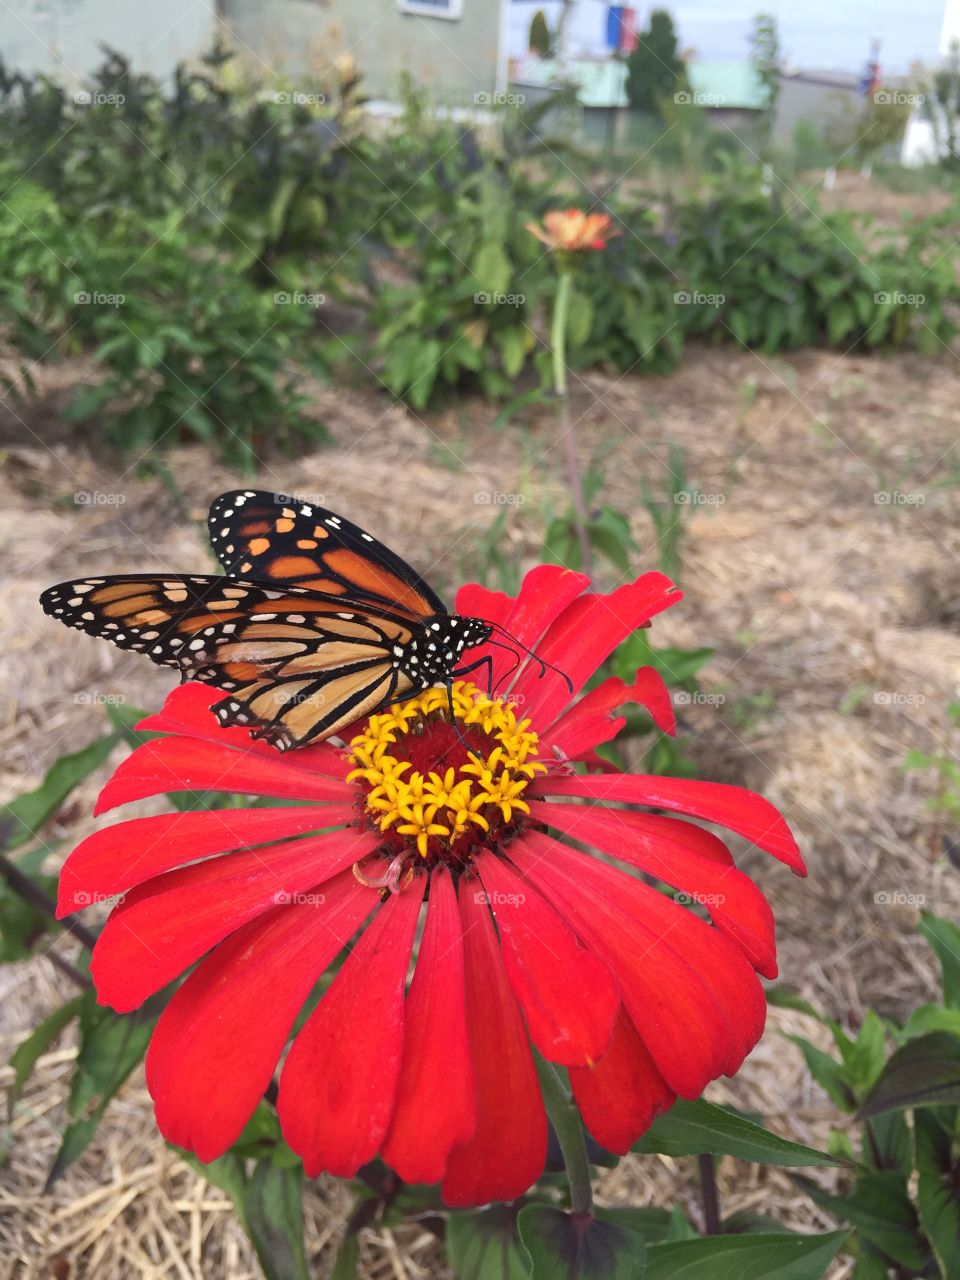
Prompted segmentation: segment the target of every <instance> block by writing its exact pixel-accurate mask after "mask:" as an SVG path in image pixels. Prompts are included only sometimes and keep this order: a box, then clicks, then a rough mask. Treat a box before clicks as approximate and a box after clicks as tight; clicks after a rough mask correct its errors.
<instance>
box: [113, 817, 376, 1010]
mask: <svg viewBox="0 0 960 1280" xmlns="http://www.w3.org/2000/svg"><path fill="white" fill-rule="evenodd" d="M376 847H377V842H376V840H375V839H374V837H373V835H372V834H370V833H369V832H347V831H333V832H331V833H330V834H329V835H324V836H316V837H308V838H307V839H305V840H290V841H287V842H286V843H284V844H278V845H271V846H269V847H267V848H260V849H247V850H244V851H243V852H242V853H231V854H227V855H226V856H225V857H222V858H214V859H212V860H210V861H207V862H200V863H198V864H197V865H196V866H192V867H181V868H180V870H179V871H168V872H167V873H166V875H162V876H156V877H154V879H152V880H147V881H145V882H144V883H143V884H141V885H138V886H137V888H135V889H132V890H131V891H130V893H128V894H127V896H126V898H125V899H124V900H123V902H121V904H120V905H119V906H118V907H116V908H115V909H114V911H113V912H112V913H111V915H110V918H109V920H108V921H107V923H106V925H105V926H104V929H103V932H102V933H101V934H100V937H99V938H98V939H97V943H96V946H95V947H94V949H93V960H92V961H91V964H90V973H91V975H92V977H93V980H94V983H95V985H96V988H97V998H98V1000H99V1001H100V1003H101V1004H108V1005H110V1006H111V1008H114V1009H116V1010H117V1011H118V1012H119V1013H126V1012H128V1011H129V1010H130V1009H136V1008H137V1007H138V1006H139V1005H141V1004H142V1003H143V1001H144V1000H146V998H147V996H149V995H152V994H153V992H154V991H159V990H160V988H161V987H162V986H164V985H165V984H166V983H167V982H169V981H170V979H171V978H175V977H176V976H177V974H178V973H182V972H183V971H184V969H186V968H187V967H188V966H189V965H191V964H193V963H194V961H195V960H199V959H200V957H201V956H202V955H204V954H205V953H206V952H207V951H209V950H210V948H211V947H213V946H215V945H216V944H217V943H218V942H219V941H220V940H221V939H222V938H225V937H226V936H227V934H229V933H232V932H233V930H234V929H238V928H239V927H240V926H241V925H242V924H246V922H247V921H248V920H250V919H252V918H253V917H254V916H258V915H262V914H263V912H264V911H269V910H270V908H271V907H275V906H277V905H278V903H283V902H285V901H288V900H290V899H294V900H295V899H296V896H297V895H298V894H305V893H308V892H310V891H312V890H314V889H316V886H318V885H322V884H323V882H324V881H325V880H329V879H330V877H331V876H335V875H336V874H337V872H338V871H342V870H343V869H344V868H345V867H349V866H350V865H351V863H354V862H357V861H359V860H360V859H361V858H365V857H367V855H368V854H370V853H372V852H373V850H374V849H375V848H376Z"/></svg>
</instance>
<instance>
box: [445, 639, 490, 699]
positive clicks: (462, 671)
mask: <svg viewBox="0 0 960 1280" xmlns="http://www.w3.org/2000/svg"><path fill="white" fill-rule="evenodd" d="M480 667H486V668H487V697H488V698H492V697H493V659H492V658H491V657H490V655H489V653H488V654H486V656H485V657H483V658H478V659H477V660H476V662H471V663H470V665H469V666H468V667H460V668H459V669H458V670H457V671H455V672H454V673H453V674H454V675H455V676H456V677H457V678H458V679H460V678H461V677H462V676H468V675H469V674H470V672H471V671H476V670H478V669H479V668H480ZM450 687H451V686H450V685H448V686H447V688H448V689H449V688H450ZM452 710H453V706H452V699H451V712H452Z"/></svg>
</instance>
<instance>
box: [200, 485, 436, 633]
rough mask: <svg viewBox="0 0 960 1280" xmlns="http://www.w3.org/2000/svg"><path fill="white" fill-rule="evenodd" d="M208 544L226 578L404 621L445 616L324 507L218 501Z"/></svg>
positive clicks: (401, 569)
mask: <svg viewBox="0 0 960 1280" xmlns="http://www.w3.org/2000/svg"><path fill="white" fill-rule="evenodd" d="M208 522H209V527H210V542H211V545H212V546H213V549H214V551H215V552H216V554H217V557H218V558H219V560H220V563H221V564H222V565H223V567H224V570H225V572H226V573H227V574H228V575H229V576H230V577H244V578H255V579H256V580H257V581H258V582H264V583H270V582H276V583H286V584H289V585H293V586H300V587H308V588H310V589H311V590H314V591H322V592H324V593H325V594H327V595H331V596H338V597H340V598H342V599H343V600H354V601H368V602H370V603H371V604H373V605H377V606H379V607H380V608H385V609H388V610H390V611H392V612H395V613H403V614H404V615H406V616H408V617H410V618H427V617H432V616H435V615H437V614H444V613H447V612H448V610H447V608H446V606H445V605H444V603H443V601H442V600H441V599H440V597H439V596H438V595H437V594H436V592H434V591H433V590H432V589H431V587H430V586H429V585H428V584H427V583H426V582H425V581H424V580H423V578H421V577H420V575H419V574H417V573H415V572H414V570H413V569H411V568H410V566H409V565H408V564H407V563H406V561H404V560H402V559H401V558H400V557H399V556H398V555H396V554H395V553H394V552H393V551H391V550H390V549H389V547H385V546H384V545H383V543H382V542H378V541H377V539H376V538H374V537H373V536H372V534H369V533H366V532H365V531H364V530H363V529H361V528H360V527H359V526H358V525H355V524H352V523H351V522H350V521H349V520H346V519H344V517H343V516H338V515H336V514H334V512H332V511H328V510H327V509H326V508H325V507H318V506H316V505H314V504H313V503H310V502H305V501H302V500H301V499H297V498H292V497H289V496H288V495H286V494H274V493H265V492H256V491H254V490H252V489H246V490H237V491H234V492H231V493H224V494H221V495H220V497H219V498H217V499H216V500H215V501H214V503H213V505H212V506H211V508H210V515H209V518H208Z"/></svg>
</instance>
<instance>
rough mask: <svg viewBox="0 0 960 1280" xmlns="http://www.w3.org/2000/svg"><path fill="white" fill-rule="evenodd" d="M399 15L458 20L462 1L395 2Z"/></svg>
mask: <svg viewBox="0 0 960 1280" xmlns="http://www.w3.org/2000/svg"><path fill="white" fill-rule="evenodd" d="M397 8H398V9H399V10H400V12H401V13H415V14H418V15H419V16H420V17H424V18H459V17H460V16H461V15H462V13H463V0H397Z"/></svg>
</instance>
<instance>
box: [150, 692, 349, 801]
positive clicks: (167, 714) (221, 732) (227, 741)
mask: <svg viewBox="0 0 960 1280" xmlns="http://www.w3.org/2000/svg"><path fill="white" fill-rule="evenodd" d="M222 700H223V691H222V690H220V689H211V688H210V686H209V685H207V684H201V683H200V682H199V681H193V682H192V683H190V684H181V685H178V686H177V688H176V689H174V690H172V691H171V692H170V693H169V694H168V695H167V698H166V701H165V702H164V704H163V708H162V710H161V711H159V712H157V713H156V714H155V715H152V716H147V718H146V719H145V720H141V721H140V723H139V724H138V725H137V728H138V729H143V730H146V731H150V732H153V733H175V734H179V735H181V736H183V737H187V738H205V739H206V740H207V741H209V742H215V743H217V744H218V746H233V747H241V748H243V749H244V750H248V751H256V752H257V753H258V755H262V756H266V757H267V758H268V759H271V760H276V759H277V757H278V756H279V755H280V752H279V751H278V750H277V748H276V747H272V746H271V745H270V744H269V743H268V742H264V740H263V739H262V738H254V737H253V736H252V735H253V730H252V729H243V728H240V727H239V726H237V725H234V726H231V727H228V728H225V727H224V726H223V725H221V724H220V721H219V720H218V719H217V718H216V716H215V715H214V714H213V712H212V711H211V710H210V708H211V707H212V706H213V704H214V703H215V702H221V701H222ZM297 767H298V768H300V769H310V770H313V771H315V772H317V773H326V774H330V775H331V776H332V777H335V778H343V777H346V775H347V774H348V773H349V772H350V769H351V768H352V766H351V764H350V762H349V761H348V760H345V759H344V756H343V752H342V751H337V750H336V749H335V748H334V747H331V746H328V745H327V744H326V743H317V744H316V745H315V746H312V747H300V748H298V749H297Z"/></svg>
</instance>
